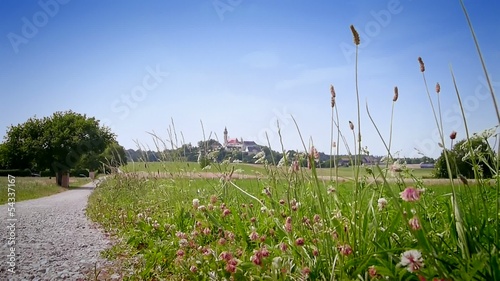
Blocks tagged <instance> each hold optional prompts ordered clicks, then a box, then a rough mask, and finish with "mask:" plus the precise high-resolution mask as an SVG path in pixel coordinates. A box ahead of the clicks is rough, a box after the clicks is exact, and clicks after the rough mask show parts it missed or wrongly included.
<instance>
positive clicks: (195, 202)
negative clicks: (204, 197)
mask: <svg viewBox="0 0 500 281" xmlns="http://www.w3.org/2000/svg"><path fill="white" fill-rule="evenodd" d="M198 206H200V200H198V199H196V198H195V199H193V207H194V208H195V209H197V208H198Z"/></svg>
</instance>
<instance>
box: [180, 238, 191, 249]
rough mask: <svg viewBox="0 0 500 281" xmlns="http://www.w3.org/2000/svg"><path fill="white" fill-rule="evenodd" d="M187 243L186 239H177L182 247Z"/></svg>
mask: <svg viewBox="0 0 500 281" xmlns="http://www.w3.org/2000/svg"><path fill="white" fill-rule="evenodd" d="M188 245H189V242H188V241H187V239H184V238H182V239H181V240H179V247H181V248H183V247H187V246H188Z"/></svg>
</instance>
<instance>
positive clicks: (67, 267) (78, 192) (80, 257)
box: [0, 184, 120, 281]
mask: <svg viewBox="0 0 500 281" xmlns="http://www.w3.org/2000/svg"><path fill="white" fill-rule="evenodd" d="M93 186H94V185H93V184H88V185H86V186H85V187H86V188H80V189H74V190H69V191H65V192H62V193H59V194H56V195H53V196H49V197H44V198H39V199H35V200H28V201H24V202H19V203H16V205H15V208H16V218H17V222H16V239H15V245H8V239H7V237H8V235H9V233H8V231H9V230H8V229H7V212H8V209H7V208H8V206H7V205H1V206H0V214H1V216H0V218H2V222H1V223H2V224H3V225H2V227H0V237H1V239H2V240H1V244H0V247H1V252H2V255H1V256H2V258H3V259H4V260H3V261H1V263H2V265H1V266H0V280H16V281H17V280H39V281H43V280H88V279H91V280H94V279H93V278H94V273H95V270H96V268H97V270H98V271H99V269H100V268H103V267H104V268H108V267H111V266H112V263H111V262H110V261H107V260H105V259H103V258H101V257H100V252H101V251H103V250H105V249H106V248H109V247H111V242H110V241H109V240H108V239H106V237H105V236H104V234H103V233H102V232H101V231H100V229H99V228H97V227H96V226H95V225H93V224H92V222H90V220H88V219H87V217H86V215H85V208H86V205H87V198H88V196H89V195H90V193H91V192H92V188H91V187H93ZM12 246H15V248H16V261H15V262H16V273H15V274H12V273H10V272H8V271H7V269H8V266H7V265H6V262H7V254H8V253H9V249H10V247H12ZM112 277H113V280H119V279H120V275H119V274H116V273H114V274H113V275H112ZM107 278H109V276H108V277H107Z"/></svg>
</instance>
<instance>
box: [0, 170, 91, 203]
mask: <svg viewBox="0 0 500 281" xmlns="http://www.w3.org/2000/svg"><path fill="white" fill-rule="evenodd" d="M15 180H16V182H15V187H14V189H15V198H16V202H19V201H24V200H30V199H36V198H40V197H44V196H50V195H53V194H56V193H59V192H63V191H65V190H67V189H66V188H62V187H60V186H57V184H56V183H55V180H54V178H48V177H16V178H15ZM0 182H1V183H2V184H1V185H0V204H5V203H7V200H8V199H7V198H8V193H9V192H11V191H8V190H7V189H8V186H7V185H8V179H7V177H0ZM88 182H90V180H89V179H86V178H70V181H69V183H70V188H76V187H79V186H81V185H84V184H86V183H88Z"/></svg>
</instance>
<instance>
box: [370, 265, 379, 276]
mask: <svg viewBox="0 0 500 281" xmlns="http://www.w3.org/2000/svg"><path fill="white" fill-rule="evenodd" d="M368 275H370V277H376V276H377V269H376V268H375V266H374V265H372V266H370V267H369V268H368Z"/></svg>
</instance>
